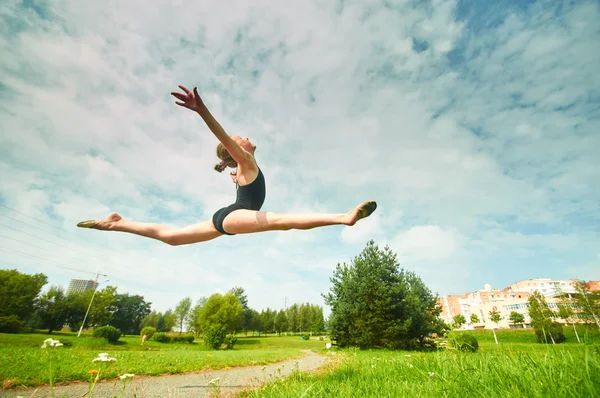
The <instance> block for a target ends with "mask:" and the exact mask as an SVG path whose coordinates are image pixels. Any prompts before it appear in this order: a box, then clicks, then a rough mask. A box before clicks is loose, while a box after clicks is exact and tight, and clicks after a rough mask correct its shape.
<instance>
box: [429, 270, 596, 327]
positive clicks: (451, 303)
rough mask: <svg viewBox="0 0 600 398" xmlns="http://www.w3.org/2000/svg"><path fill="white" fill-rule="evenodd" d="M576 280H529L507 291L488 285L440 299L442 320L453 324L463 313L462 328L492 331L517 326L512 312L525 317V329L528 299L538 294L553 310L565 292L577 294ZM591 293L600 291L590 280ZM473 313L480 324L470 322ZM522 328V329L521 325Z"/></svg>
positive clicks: (515, 284)
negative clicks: (496, 319)
mask: <svg viewBox="0 0 600 398" xmlns="http://www.w3.org/2000/svg"><path fill="white" fill-rule="evenodd" d="M575 282H576V280H555V279H548V278H537V279H526V280H521V281H518V282H515V283H513V284H511V285H510V286H508V287H506V288H504V289H497V288H492V286H491V285H490V284H486V285H485V286H484V288H483V289H481V290H477V291H475V292H469V293H465V294H462V295H450V296H446V297H443V298H441V299H439V304H440V306H441V308H442V313H441V315H440V317H441V318H442V319H443V320H444V321H445V322H447V323H449V324H451V323H453V318H454V316H455V315H458V314H462V315H463V316H464V317H465V319H466V321H467V322H466V323H465V324H464V325H463V326H462V328H463V329H479V328H485V329H492V328H494V327H496V328H510V327H515V326H516V325H513V324H512V322H511V321H510V319H509V317H510V313H511V312H513V311H515V312H518V313H520V314H523V316H524V317H525V324H524V326H525V327H530V326H531V319H530V317H529V312H528V306H527V303H528V299H529V297H530V296H531V295H532V294H533V292H535V291H539V292H540V293H541V294H542V295H543V296H544V297H545V298H546V302H547V303H548V306H549V307H550V308H553V309H556V308H557V304H558V302H559V299H558V298H557V296H558V295H559V294H560V293H561V292H562V293H575V288H574V284H575ZM588 286H589V287H590V290H600V281H590V282H589V283H588ZM490 311H498V312H499V313H500V316H501V318H502V319H501V320H500V321H499V322H498V324H496V323H494V322H492V321H491V319H490V316H489V313H490ZM471 314H475V315H477V318H478V322H475V323H474V322H471ZM519 327H520V326H519Z"/></svg>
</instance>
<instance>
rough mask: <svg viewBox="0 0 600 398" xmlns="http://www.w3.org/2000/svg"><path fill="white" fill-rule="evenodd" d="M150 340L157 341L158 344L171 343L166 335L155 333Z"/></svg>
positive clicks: (169, 337)
mask: <svg viewBox="0 0 600 398" xmlns="http://www.w3.org/2000/svg"><path fill="white" fill-rule="evenodd" d="M152 340H154V341H158V342H159V343H168V342H170V341H171V336H168V335H166V334H165V333H162V332H161V333H156V334H155V335H154V336H152Z"/></svg>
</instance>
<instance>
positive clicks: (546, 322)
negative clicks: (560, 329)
mask: <svg viewBox="0 0 600 398" xmlns="http://www.w3.org/2000/svg"><path fill="white" fill-rule="evenodd" d="M528 304H529V317H530V318H531V326H532V327H533V329H534V330H535V332H536V335H537V336H538V341H541V340H542V338H541V337H540V336H543V341H546V339H547V337H546V336H549V337H550V340H551V341H552V344H556V339H555V336H554V335H553V333H552V331H554V330H557V328H556V326H555V325H554V322H553V321H552V318H554V316H555V314H554V312H553V311H552V310H551V309H550V307H549V306H548V303H547V302H546V298H545V297H544V296H542V294H541V293H540V292H539V291H537V290H536V291H535V292H533V294H532V295H531V296H529V299H528ZM555 333H556V332H555ZM556 337H557V338H558V337H560V336H556Z"/></svg>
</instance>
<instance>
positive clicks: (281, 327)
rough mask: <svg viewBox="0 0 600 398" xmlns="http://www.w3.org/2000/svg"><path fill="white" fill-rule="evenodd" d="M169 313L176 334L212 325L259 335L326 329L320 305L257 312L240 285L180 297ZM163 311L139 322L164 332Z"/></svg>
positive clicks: (203, 330) (204, 328)
mask: <svg viewBox="0 0 600 398" xmlns="http://www.w3.org/2000/svg"><path fill="white" fill-rule="evenodd" d="M172 314H173V315H174V317H175V328H176V330H178V331H179V333H180V334H181V333H193V334H194V335H196V336H200V335H202V334H203V333H204V332H205V331H207V330H208V329H209V328H211V327H214V326H219V327H222V328H223V329H224V330H225V331H226V332H227V333H230V334H235V333H244V334H245V335H248V333H251V334H252V335H257V334H258V335H261V334H264V333H276V334H284V333H292V334H295V333H301V334H308V335H311V334H315V333H322V332H324V331H325V320H324V318H323V308H322V307H321V306H318V305H315V304H311V303H294V304H292V305H291V306H290V307H288V308H286V309H280V310H276V309H271V308H266V309H263V310H261V311H260V312H259V311H257V310H255V309H253V308H251V307H250V306H249V305H248V297H247V295H246V292H245V290H244V289H243V288H242V287H238V286H236V287H234V288H232V289H231V290H229V291H228V292H227V293H225V294H220V293H214V294H212V295H211V296H209V297H201V298H200V299H198V300H197V302H196V303H195V304H193V303H192V300H191V298H189V297H186V298H184V299H182V300H181V301H180V302H179V303H178V304H177V306H176V307H175V309H174V310H173V312H172ZM161 317H162V314H161V313H160V312H155V311H153V312H152V313H150V314H149V315H147V316H146V317H145V318H144V319H143V320H142V323H141V327H142V328H144V327H147V326H151V327H154V328H155V329H156V331H158V332H161V331H164V330H163V328H162V324H161Z"/></svg>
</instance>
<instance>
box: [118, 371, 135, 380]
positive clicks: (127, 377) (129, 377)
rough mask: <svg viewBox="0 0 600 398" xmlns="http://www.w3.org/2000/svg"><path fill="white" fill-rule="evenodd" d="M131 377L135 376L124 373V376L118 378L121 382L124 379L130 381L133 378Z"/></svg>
mask: <svg viewBox="0 0 600 398" xmlns="http://www.w3.org/2000/svg"><path fill="white" fill-rule="evenodd" d="M133 376H135V375H134V374H131V373H125V374H124V375H121V376H119V378H120V379H121V380H125V379H132V378H133Z"/></svg>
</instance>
